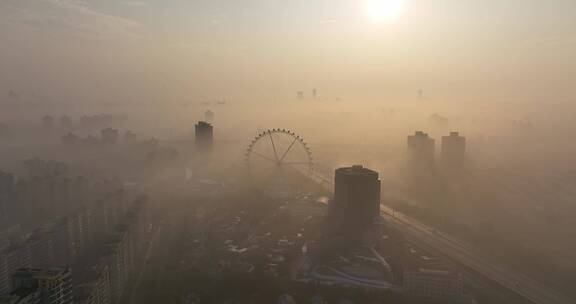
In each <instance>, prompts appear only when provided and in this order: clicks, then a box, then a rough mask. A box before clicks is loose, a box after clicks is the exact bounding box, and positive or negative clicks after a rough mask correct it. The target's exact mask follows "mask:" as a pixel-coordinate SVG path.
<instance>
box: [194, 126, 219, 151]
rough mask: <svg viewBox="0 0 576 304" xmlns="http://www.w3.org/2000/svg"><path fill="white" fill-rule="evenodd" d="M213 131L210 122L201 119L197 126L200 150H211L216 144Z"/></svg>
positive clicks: (196, 132) (197, 146)
mask: <svg viewBox="0 0 576 304" xmlns="http://www.w3.org/2000/svg"><path fill="white" fill-rule="evenodd" d="M213 133H214V132H213V127H212V125H211V124H210V123H208V122H205V121H199V122H198V123H197V124H196V126H195V134H196V148H197V149H198V150H200V151H211V150H212V148H213V146H214V137H213V136H214V135H213Z"/></svg>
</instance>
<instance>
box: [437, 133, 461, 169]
mask: <svg viewBox="0 0 576 304" xmlns="http://www.w3.org/2000/svg"><path fill="white" fill-rule="evenodd" d="M440 155H441V156H440V160H441V161H442V166H443V167H444V168H445V169H447V170H461V169H462V168H463V166H464V160H465V155H466V138H465V137H463V136H460V134H459V133H458V132H451V133H450V136H443V137H442V150H441V154H440Z"/></svg>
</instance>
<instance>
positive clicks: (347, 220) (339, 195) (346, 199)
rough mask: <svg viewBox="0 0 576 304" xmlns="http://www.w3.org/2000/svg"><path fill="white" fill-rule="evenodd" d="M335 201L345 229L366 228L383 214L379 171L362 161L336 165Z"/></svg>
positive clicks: (360, 229)
mask: <svg viewBox="0 0 576 304" xmlns="http://www.w3.org/2000/svg"><path fill="white" fill-rule="evenodd" d="M333 204H334V208H335V209H336V210H337V212H338V213H339V214H341V216H340V218H341V227H342V228H343V229H344V230H348V231H349V232H351V233H359V232H364V231H365V230H366V229H368V228H369V227H371V226H372V224H373V223H374V220H375V219H376V218H378V217H379V216H380V180H379V179H378V172H375V171H372V170H370V169H367V168H364V167H362V166H360V165H355V166H352V167H347V168H339V169H336V176H335V178H334V202H333Z"/></svg>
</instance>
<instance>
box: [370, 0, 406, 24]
mask: <svg viewBox="0 0 576 304" xmlns="http://www.w3.org/2000/svg"><path fill="white" fill-rule="evenodd" d="M403 7H404V0H366V14H367V15H368V18H370V20H371V21H374V22H381V21H386V20H390V19H393V18H395V17H397V16H398V15H399V14H400V12H401V11H402V9H403Z"/></svg>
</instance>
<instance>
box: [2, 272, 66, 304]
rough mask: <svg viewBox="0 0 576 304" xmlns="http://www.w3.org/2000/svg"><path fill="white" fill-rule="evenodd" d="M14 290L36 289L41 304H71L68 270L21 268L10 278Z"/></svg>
mask: <svg viewBox="0 0 576 304" xmlns="http://www.w3.org/2000/svg"><path fill="white" fill-rule="evenodd" d="M12 285H13V288H14V290H19V289H22V288H25V289H26V288H38V289H39V291H40V298H41V300H40V302H38V303H41V304H68V303H72V291H73V288H72V275H71V273H70V270H69V269H50V270H45V269H34V268H22V269H19V270H18V271H17V272H16V273H15V274H14V275H13V276H12Z"/></svg>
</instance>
